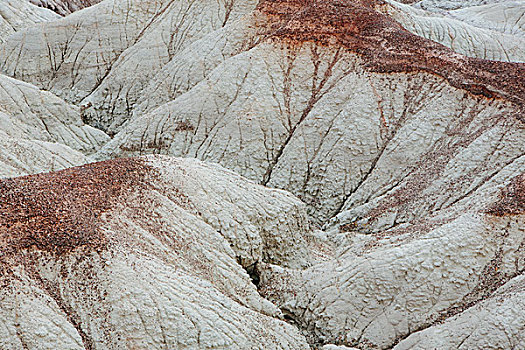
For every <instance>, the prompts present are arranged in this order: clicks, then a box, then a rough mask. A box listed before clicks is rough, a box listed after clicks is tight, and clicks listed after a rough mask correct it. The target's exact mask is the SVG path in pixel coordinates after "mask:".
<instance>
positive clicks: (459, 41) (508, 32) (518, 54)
mask: <svg viewBox="0 0 525 350" xmlns="http://www.w3.org/2000/svg"><path fill="white" fill-rule="evenodd" d="M390 4H391V5H392V6H389V7H388V8H387V9H386V12H387V13H389V14H390V15H391V16H392V17H393V18H395V19H396V20H397V21H399V23H401V24H402V25H403V27H404V28H406V29H407V30H409V31H411V32H412V33H415V34H417V35H420V36H423V37H425V38H427V39H431V40H434V41H437V42H439V43H441V44H443V45H445V46H447V47H449V48H451V49H453V50H454V51H455V52H458V53H461V54H463V55H467V56H470V57H476V58H483V59H489V60H497V61H508V62H524V61H525V54H524V52H523V47H524V46H525V38H524V36H523V31H522V30H521V27H522V26H523V23H525V22H523V21H521V19H522V16H521V15H522V14H523V13H524V11H525V8H524V7H523V5H520V4H519V3H515V2H514V1H509V2H505V3H502V4H495V5H490V6H489V5H487V6H479V7H466V8H465V9H463V10H458V11H451V12H446V13H445V14H444V15H441V14H439V15H430V14H429V13H428V12H426V11H419V10H416V9H414V8H413V7H411V6H407V5H402V4H399V3H396V2H395V1H391V2H390ZM507 13H509V15H508V14H507ZM522 22H523V23H522Z"/></svg>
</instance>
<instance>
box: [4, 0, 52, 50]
mask: <svg viewBox="0 0 525 350" xmlns="http://www.w3.org/2000/svg"><path fill="white" fill-rule="evenodd" d="M57 18H58V15H57V14H55V13H53V12H51V11H49V10H46V9H41V8H38V7H36V6H33V5H31V4H30V3H28V2H27V1H26V0H2V2H1V3H0V44H1V43H3V42H4V41H5V40H6V38H7V37H8V36H10V35H11V34H13V33H15V32H18V31H21V30H22V29H24V28H25V27H29V26H31V25H33V24H35V23H42V22H47V21H52V20H56V19H57Z"/></svg>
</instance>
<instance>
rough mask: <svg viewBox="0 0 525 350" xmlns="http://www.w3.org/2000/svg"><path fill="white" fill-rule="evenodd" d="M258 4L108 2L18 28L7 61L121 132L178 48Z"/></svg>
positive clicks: (4, 51)
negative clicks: (155, 76) (125, 122)
mask: <svg viewBox="0 0 525 350" xmlns="http://www.w3.org/2000/svg"><path fill="white" fill-rule="evenodd" d="M255 5H256V1H255V0H242V1H241V0H235V1H230V0H227V1H226V0H225V1H223V0H221V1H215V0H206V1H193V0H184V1H173V0H148V1H138V0H136V1H128V0H112V1H105V2H102V3H100V4H98V5H97V6H94V7H90V8H88V9H86V10H84V11H82V12H81V13H74V14H72V15H70V16H67V17H66V18H64V19H62V20H58V21H54V22H52V23H47V24H45V25H43V26H39V27H32V28H28V29H27V30H24V31H21V32H19V33H16V35H14V36H12V37H11V38H10V40H9V41H8V42H7V43H5V45H3V47H2V48H1V49H0V57H1V58H0V61H1V62H2V63H0V67H1V69H2V70H3V71H4V72H6V73H7V74H8V75H10V76H13V77H17V78H19V79H22V80H24V81H28V82H31V83H33V84H35V85H37V86H38V87H40V88H44V89H47V90H50V91H52V92H53V93H55V94H56V95H58V96H60V97H62V98H64V99H66V100H67V101H69V102H72V103H76V104H82V106H83V107H84V109H85V111H84V116H85V119H86V120H88V121H89V122H90V123H91V125H93V126H96V127H100V128H102V129H104V130H110V131H111V132H112V133H114V132H116V130H117V129H118V127H119V126H120V125H121V124H122V123H123V122H124V121H125V120H126V119H127V117H128V116H129V114H130V112H131V110H132V109H133V107H134V104H135V101H136V100H137V98H138V96H140V95H141V94H142V89H143V87H144V86H145V84H146V83H147V81H148V80H149V79H151V77H152V76H153V75H154V74H155V72H156V71H158V70H159V69H160V68H161V67H162V66H163V65H164V64H166V63H167V62H168V61H170V60H171V59H172V57H173V56H174V55H175V54H176V53H177V52H178V51H180V50H182V49H183V48H184V47H186V46H188V45H189V44H190V43H192V42H193V41H195V40H197V39H199V38H201V37H202V36H204V35H205V34H206V33H209V32H212V31H214V30H217V29H219V28H221V27H222V26H224V25H226V24H227V23H229V22H231V21H234V20H235V19H237V18H239V17H240V16H242V15H243V14H245V13H248V12H250V11H252V10H253V9H254V8H255ZM93 28H95V29H93Z"/></svg>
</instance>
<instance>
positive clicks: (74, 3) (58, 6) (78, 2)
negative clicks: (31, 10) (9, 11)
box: [30, 0, 102, 16]
mask: <svg viewBox="0 0 525 350" xmlns="http://www.w3.org/2000/svg"><path fill="white" fill-rule="evenodd" d="M30 1H31V3H32V4H34V5H36V6H40V7H44V8H47V9H50V10H51V11H53V12H56V13H58V14H59V15H61V16H67V15H69V14H71V13H73V12H75V11H78V10H82V9H83V8H86V7H90V6H93V5H95V4H98V3H99V2H100V1H102V0H30Z"/></svg>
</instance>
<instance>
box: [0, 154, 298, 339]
mask: <svg viewBox="0 0 525 350" xmlns="http://www.w3.org/2000/svg"><path fill="white" fill-rule="evenodd" d="M0 187H1V189H2V191H0V211H1V213H2V215H1V216H0V242H1V249H2V259H1V262H0V263H1V265H0V266H1V277H0V278H1V285H2V288H1V291H0V293H1V296H0V298H1V300H2V302H1V303H0V305H1V306H0V309H1V312H0V318H1V319H2V324H3V325H4V327H2V328H1V330H0V332H1V333H2V334H1V337H0V344H1V347H2V348H3V349H20V348H22V347H28V348H47V347H52V348H56V347H58V348H68V349H76V348H80V349H84V348H87V349H107V348H121V347H122V346H124V347H129V348H158V347H167V348H181V347H188V348H213V347H221V348H229V349H247V348H261V349H262V348H264V349H306V348H308V345H307V344H306V343H305V341H304V338H303V337H302V336H301V335H300V334H299V333H298V332H297V331H296V330H295V329H294V328H293V327H292V326H290V325H288V324H286V323H284V322H283V321H280V320H278V319H277V318H276V317H277V316H278V315H279V310H278V309H277V308H276V307H275V306H273V305H272V304H270V303H269V302H267V301H265V300H264V299H262V298H261V297H260V296H259V295H258V294H257V290H256V288H255V286H254V285H253V284H252V283H251V281H250V278H249V276H248V274H247V273H246V272H245V271H244V269H243V267H242V266H241V265H239V263H238V262H237V260H239V261H240V262H241V263H253V261H248V260H249V259H245V257H248V256H249V257H251V258H252V259H253V260H254V261H262V260H271V261H273V262H275V263H283V264H284V265H285V266H301V265H303V264H305V263H306V261H305V260H302V259H304V257H299V258H294V256H293V254H286V256H285V257H284V260H283V259H282V258H281V256H278V253H279V252H283V253H285V252H286V251H285V250H280V249H281V248H282V247H287V246H290V247H291V246H293V248H294V249H299V250H300V249H301V247H302V248H303V249H304V248H305V246H304V241H303V237H302V236H301V233H304V232H305V231H306V230H307V222H306V221H305V214H304V207H303V205H302V204H301V203H300V202H299V201H298V200H296V199H295V198H293V197H292V196H290V195H289V194H286V193H284V192H282V191H278V190H269V189H264V188H263V187H261V186H258V185H255V184H253V183H250V182H248V181H246V180H244V179H242V178H240V177H239V176H238V175H235V174H233V173H231V172H228V171H225V170H224V169H221V168H220V167H218V166H209V165H205V164H203V163H201V162H199V161H195V160H182V159H166V158H160V157H150V158H143V159H128V160H124V159H123V160H115V161H110V162H104V163H96V164H90V165H87V166H83V167H78V168H72V169H68V170H65V171H61V172H56V173H50V174H45V175H34V176H30V177H22V178H17V179H12V180H3V181H1V182H0ZM101 188H103V189H104V190H103V191H101ZM219 197H220V198H221V202H218V201H216V200H215V198H219ZM226 206H227V207H226ZM257 210H258V212H257V214H255V213H254V211H257ZM223 212H227V214H228V216H226V215H222V214H223ZM287 213H289V214H290V215H287ZM294 213H295V215H294ZM245 235H246V236H245ZM276 240H278V241H279V244H276ZM240 243H242V244H240ZM263 246H264V247H263ZM239 247H240V248H239ZM274 253H276V254H277V255H276V254H274ZM245 254H248V255H245ZM270 256H273V257H272V258H271V259H270V258H269V257H270ZM267 258H268V259H267ZM246 267H247V265H246Z"/></svg>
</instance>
